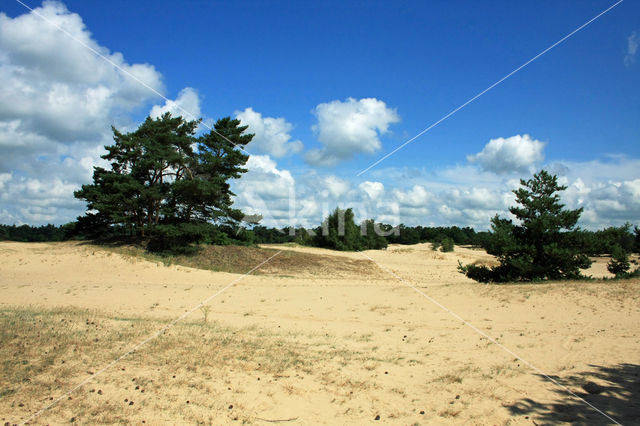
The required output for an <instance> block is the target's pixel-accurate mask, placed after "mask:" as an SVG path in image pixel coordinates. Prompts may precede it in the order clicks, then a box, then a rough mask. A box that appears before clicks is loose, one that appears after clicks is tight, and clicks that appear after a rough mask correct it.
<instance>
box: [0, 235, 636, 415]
mask: <svg viewBox="0 0 640 426" xmlns="http://www.w3.org/2000/svg"><path fill="white" fill-rule="evenodd" d="M269 248H272V249H277V250H293V251H296V252H298V253H305V255H310V256H314V257H315V258H314V259H315V260H314V262H311V263H312V264H313V265H316V266H313V267H304V268H303V267H300V265H299V264H296V263H295V262H293V261H291V264H288V263H287V262H288V260H284V261H280V262H279V263H278V264H277V265H276V266H273V265H271V267H269V265H268V264H267V265H265V268H264V270H263V271H262V274H261V275H250V276H244V277H243V276H242V275H241V274H232V273H225V272H212V271H205V270H199V269H193V268H188V267H184V266H165V265H162V264H160V263H154V262H149V261H146V260H143V259H139V258H134V257H129V256H123V255H120V254H117V253H114V252H113V251H108V250H103V249H100V248H97V247H94V246H90V245H82V244H76V243H60V244H21V243H0V256H1V259H2V260H0V308H1V309H2V313H1V315H0V321H1V322H0V323H1V324H2V339H1V341H2V347H1V349H0V355H1V361H2V362H3V368H2V373H1V375H0V419H2V422H3V423H4V422H9V423H19V422H20V421H23V420H25V419H27V418H29V417H30V416H31V415H32V414H34V413H36V412H37V411H38V410H40V409H42V408H43V407H46V406H47V404H49V403H52V402H54V401H56V400H57V398H58V397H60V396H61V395H64V393H65V392H66V391H68V390H69V389H71V388H73V387H74V385H75V384H77V383H80V382H81V381H83V380H85V379H87V378H91V381H90V382H88V383H86V384H85V385H83V386H82V387H81V388H79V389H77V390H76V391H74V392H73V393H71V394H69V395H65V397H64V399H62V400H60V401H59V402H58V403H57V404H56V405H55V406H53V407H52V408H51V409H49V410H47V411H46V412H43V413H42V414H40V415H39V416H38V417H36V418H35V419H33V421H32V422H33V423H37V424H48V423H49V424H54V423H67V422H69V421H72V420H73V421H75V422H80V423H87V424H90V423H95V422H107V423H114V422H136V423H142V422H143V421H144V422H145V423H147V424H157V423H182V422H188V423H197V422H204V423H213V424H220V423H235V422H245V423H252V424H266V423H270V422H274V421H278V422H281V423H285V424H368V423H375V422H376V421H379V422H382V423H389V424H448V423H454V424H461V423H464V424H534V422H535V423H536V424H543V423H550V422H553V423H559V422H569V423H570V422H573V423H580V422H582V423H596V424H598V423H599V424H602V423H605V424H606V423H611V421H610V420H608V419H607V417H605V416H604V415H603V414H602V413H599V412H598V411H597V410H595V409H593V408H591V407H589V406H588V405H586V404H584V403H583V402H581V401H579V400H578V399H577V398H575V396H572V395H570V394H569V393H568V392H567V390H568V391H571V392H573V393H575V394H576V395H578V396H580V397H583V398H584V399H586V400H587V401H589V402H590V403H591V404H593V405H594V406H595V407H596V408H597V409H599V410H601V411H603V412H604V413H605V414H606V415H609V416H611V417H612V418H614V419H616V420H617V421H620V422H621V423H623V424H627V423H632V422H634V421H637V419H638V418H640V409H639V402H638V401H639V399H638V388H639V387H640V382H639V381H638V374H639V373H640V335H639V333H638V331H639V330H638V324H639V320H640V291H639V290H638V288H639V284H640V282H639V281H637V280H636V281H625V282H571V283H545V284H535V285H525V284H523V285H503V286H495V285H481V284H477V283H474V282H472V281H470V280H468V279H467V278H466V277H464V276H462V275H461V274H459V273H458V272H457V271H456V266H457V264H458V260H461V261H462V262H463V263H468V262H473V261H484V262H490V261H491V258H490V256H488V255H486V254H485V253H484V252H482V251H478V250H472V249H468V248H458V247H457V248H456V251H455V252H454V253H440V252H433V251H431V249H430V247H429V245H428V244H420V245H415V246H390V247H389V248H388V249H387V250H385V251H368V252H365V253H364V254H362V253H341V254H337V253H335V252H330V251H327V250H322V249H315V248H302V247H291V246H280V245H275V246H269ZM369 258H370V259H373V261H371V260H369ZM286 259H292V258H286ZM605 264H606V260H602V259H599V260H598V261H597V263H596V264H595V265H594V267H593V268H592V271H590V272H589V273H591V274H592V275H594V276H603V275H605V274H606V267H605V266H604V265H605ZM331 266H333V267H331ZM232 283H234V284H233V285H232V286H230V287H228V286H229V285H230V284H232ZM225 287H228V288H226V290H224V291H223V292H222V293H220V294H219V295H218V296H216V297H215V298H213V299H212V300H211V302H210V303H209V307H208V308H204V309H197V310H195V311H194V312H193V313H191V314H190V315H189V316H187V317H186V318H184V320H183V321H181V322H180V323H178V324H176V325H175V326H171V327H170V328H168V330H167V331H166V333H162V334H161V335H159V336H158V337H157V338H155V339H153V340H151V341H149V342H148V343H146V344H145V345H144V346H141V347H140V348H139V349H137V350H136V351H135V353H132V354H130V355H129V356H127V357H125V358H123V359H121V360H120V361H119V362H118V363H117V364H115V365H113V366H111V367H110V368H109V369H107V370H105V371H104V372H101V373H100V370H101V368H103V367H104V366H106V365H108V364H109V363H110V362H111V361H112V360H114V359H117V358H118V357H119V356H121V355H122V354H123V353H126V352H127V351H128V350H129V349H130V348H132V347H133V346H134V345H136V344H137V343H140V342H143V341H145V339H146V338H147V337H148V336H151V335H153V334H154V333H155V332H157V331H158V330H162V328H163V327H165V326H169V325H171V323H170V321H172V320H174V319H175V318H178V317H179V316H180V315H183V314H184V313H185V312H188V311H189V310H191V309H192V308H193V307H195V306H196V305H197V304H198V303H199V302H200V301H202V300H203V299H205V298H207V297H210V296H212V295H214V294H216V293H217V292H219V291H221V290H223V289H225ZM461 318H462V319H463V320H464V321H466V322H467V323H466V324H465V323H464V322H463V321H462V320H461ZM205 319H206V322H205ZM471 326H472V327H473V328H472V327H471ZM474 328H475V329H474ZM487 337H489V338H490V339H495V341H496V342H497V343H499V344H500V345H503V347H500V346H499V345H497V344H495V343H493V342H492V341H490V340H489V339H488V338H487ZM542 374H546V375H548V376H550V378H551V379H553V380H555V381H557V382H558V383H560V384H562V385H564V386H566V389H563V388H561V387H560V386H558V385H557V384H554V383H553V382H552V381H551V380H550V379H549V378H548V377H544V376H543V375H542ZM69 397H70V398H71V399H69ZM376 419H377V420H376Z"/></svg>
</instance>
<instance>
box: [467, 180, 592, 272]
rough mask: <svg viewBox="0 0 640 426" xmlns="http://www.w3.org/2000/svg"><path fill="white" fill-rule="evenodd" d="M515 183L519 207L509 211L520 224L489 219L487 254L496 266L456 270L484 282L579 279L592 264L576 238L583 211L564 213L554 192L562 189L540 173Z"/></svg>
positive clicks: (556, 181) (496, 218)
mask: <svg viewBox="0 0 640 426" xmlns="http://www.w3.org/2000/svg"><path fill="white" fill-rule="evenodd" d="M520 183H521V185H522V187H521V188H519V189H517V190H514V191H513V192H514V194H515V195H516V202H517V204H518V205H517V206H514V207H511V208H510V209H509V211H510V212H511V213H512V214H513V215H514V216H515V217H516V218H517V219H518V221H519V224H514V223H513V222H512V221H511V220H507V219H501V218H499V217H498V216H496V217H494V218H493V219H492V221H491V222H492V225H491V228H492V232H491V234H490V237H489V239H488V241H487V252H489V253H490V254H493V255H495V256H497V258H498V260H499V261H500V266H498V267H494V268H486V267H476V266H474V267H472V268H470V269H463V270H462V271H461V272H464V273H466V274H467V276H470V277H471V278H474V277H480V278H482V279H483V280H485V281H483V282H486V280H487V279H488V281H495V282H504V281H518V280H525V281H531V280H538V279H569V278H578V277H580V269H584V268H588V267H589V266H590V265H591V260H590V259H589V258H588V257H587V255H586V254H585V253H584V252H583V251H582V250H581V247H580V246H579V245H578V244H577V243H576V241H577V238H576V237H575V231H576V228H575V227H576V224H577V222H578V219H579V218H580V214H581V213H582V209H577V210H566V209H564V205H563V204H561V203H560V196H559V195H558V192H560V191H563V190H565V189H566V187H565V186H561V185H559V184H558V180H557V177H556V176H552V175H550V174H549V173H547V172H546V171H544V170H542V171H540V172H539V173H537V174H535V175H534V176H533V178H532V179H529V180H526V181H525V180H521V181H520ZM483 268H485V269H483ZM487 270H488V271H490V272H491V273H490V274H489V273H488V272H487ZM469 274H471V275H469ZM474 279H475V278H474Z"/></svg>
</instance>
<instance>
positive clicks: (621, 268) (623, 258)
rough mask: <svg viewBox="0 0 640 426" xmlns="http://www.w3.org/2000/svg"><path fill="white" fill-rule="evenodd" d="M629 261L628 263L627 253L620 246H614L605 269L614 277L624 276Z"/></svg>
mask: <svg viewBox="0 0 640 426" xmlns="http://www.w3.org/2000/svg"><path fill="white" fill-rule="evenodd" d="M630 268H631V263H629V255H628V254H627V252H626V251H625V250H624V248H622V247H620V246H616V247H614V249H613V250H612V251H611V260H610V261H609V263H607V270H608V271H609V272H611V273H612V274H614V275H615V276H616V277H621V276H624V275H625V274H627V273H628V272H629V269H630Z"/></svg>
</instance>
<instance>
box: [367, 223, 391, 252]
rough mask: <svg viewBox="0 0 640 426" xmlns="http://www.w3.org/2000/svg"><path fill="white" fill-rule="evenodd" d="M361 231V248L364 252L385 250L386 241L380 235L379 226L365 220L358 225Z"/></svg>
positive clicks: (380, 229)
mask: <svg viewBox="0 0 640 426" xmlns="http://www.w3.org/2000/svg"><path fill="white" fill-rule="evenodd" d="M360 228H361V230H362V248H363V249H365V250H381V249H386V248H387V245H388V243H387V239H386V238H385V237H384V236H383V235H382V234H381V232H382V231H383V230H382V228H381V226H380V224H376V223H375V222H374V221H373V219H367V220H365V221H363V222H362V224H361V225H360Z"/></svg>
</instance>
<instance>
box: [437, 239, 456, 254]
mask: <svg viewBox="0 0 640 426" xmlns="http://www.w3.org/2000/svg"><path fill="white" fill-rule="evenodd" d="M453 247H454V243H453V240H452V239H451V238H449V237H447V238H445V239H443V240H442V242H441V243H440V251H442V252H444V253H448V252H452V251H453Z"/></svg>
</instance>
